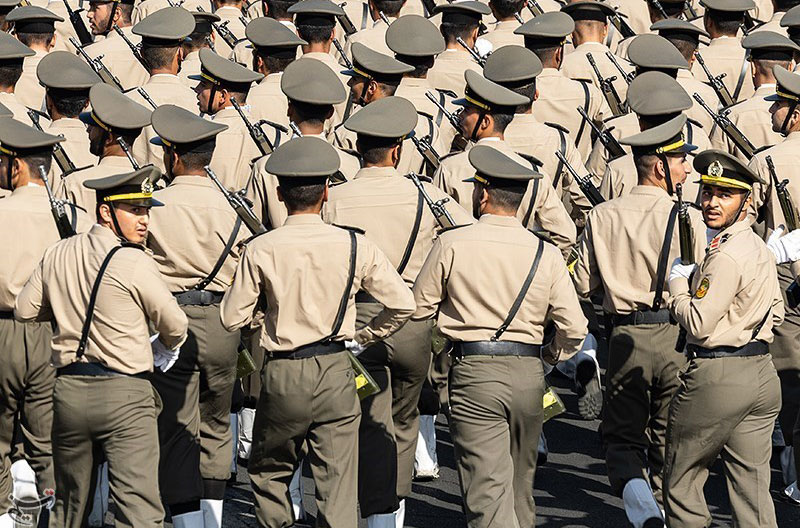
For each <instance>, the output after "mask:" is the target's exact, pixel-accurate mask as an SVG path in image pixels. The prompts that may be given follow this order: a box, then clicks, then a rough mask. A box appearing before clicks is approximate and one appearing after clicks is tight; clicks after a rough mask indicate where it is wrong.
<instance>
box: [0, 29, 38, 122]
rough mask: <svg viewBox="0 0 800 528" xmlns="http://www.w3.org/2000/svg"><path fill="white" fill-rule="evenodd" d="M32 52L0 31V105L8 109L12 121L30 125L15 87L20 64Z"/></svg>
mask: <svg viewBox="0 0 800 528" xmlns="http://www.w3.org/2000/svg"><path fill="white" fill-rule="evenodd" d="M33 55H34V51H33V50H32V49H30V48H29V47H28V46H26V45H25V44H23V43H21V42H20V41H18V40H17V39H15V38H14V37H12V36H11V35H9V34H8V33H3V32H1V31H0V104H2V105H3V106H5V107H6V108H8V109H9V110H10V111H11V113H12V114H13V117H14V119H16V120H18V121H22V122H23V123H25V124H28V123H30V122H31V121H30V118H28V109H27V108H26V107H25V104H24V103H23V102H22V101H21V100H20V98H19V97H18V96H17V93H16V85H17V82H18V81H19V79H20V77H21V76H22V64H23V61H24V60H25V58H26V57H31V56H33Z"/></svg>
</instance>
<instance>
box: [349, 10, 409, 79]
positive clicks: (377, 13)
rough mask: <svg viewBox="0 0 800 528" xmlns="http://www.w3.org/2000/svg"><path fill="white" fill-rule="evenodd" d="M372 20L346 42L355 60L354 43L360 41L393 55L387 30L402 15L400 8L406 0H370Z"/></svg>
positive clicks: (373, 48) (351, 58) (375, 49)
mask: <svg viewBox="0 0 800 528" xmlns="http://www.w3.org/2000/svg"><path fill="white" fill-rule="evenodd" d="M368 3H369V5H370V10H369V11H370V14H371V16H372V22H371V23H370V22H367V27H366V28H364V29H362V30H361V31H359V32H357V33H356V34H354V35H350V38H349V39H347V43H346V44H345V47H344V49H345V53H346V54H347V56H348V57H350V60H353V51H352V50H353V44H355V43H356V42H358V43H359V44H361V45H362V46H366V47H368V48H369V49H371V50H374V51H377V52H378V53H383V54H384V55H391V54H392V50H390V49H389V46H387V45H386V30H387V29H389V25H390V24H391V23H392V22H394V21H395V20H397V18H398V17H399V16H400V10H401V9H402V8H403V5H404V4H405V3H406V0H368ZM342 64H344V61H342Z"/></svg>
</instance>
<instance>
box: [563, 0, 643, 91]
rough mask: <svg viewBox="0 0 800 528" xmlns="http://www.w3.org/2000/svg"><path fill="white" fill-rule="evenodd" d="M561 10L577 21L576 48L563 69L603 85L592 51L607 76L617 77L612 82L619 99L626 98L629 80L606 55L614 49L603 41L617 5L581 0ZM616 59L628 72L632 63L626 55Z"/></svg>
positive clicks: (601, 71) (566, 60)
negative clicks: (592, 63)
mask: <svg viewBox="0 0 800 528" xmlns="http://www.w3.org/2000/svg"><path fill="white" fill-rule="evenodd" d="M561 11H563V12H564V13H566V14H568V15H569V16H570V17H572V19H573V20H574V21H575V29H574V30H573V31H572V44H573V45H574V46H575V50H574V51H573V52H572V53H570V54H569V55H566V56H565V57H564V60H563V62H562V63H561V71H562V72H563V73H564V75H566V76H567V77H569V78H570V79H588V80H591V81H592V83H593V84H594V85H595V86H596V87H597V88H600V80H599V79H598V78H597V74H595V73H594V70H593V69H592V66H591V64H590V63H589V59H588V54H590V53H591V55H592V58H593V59H594V61H595V63H596V64H597V69H598V70H599V71H600V74H601V75H602V76H603V78H604V79H611V77H616V79H615V80H614V81H613V82H612V84H613V86H614V89H615V90H616V92H617V95H618V96H619V98H620V100H621V101H624V100H625V95H626V94H627V92H628V84H627V83H626V82H625V79H623V78H622V75H621V74H620V72H619V70H617V68H616V67H615V66H614V65H613V64H611V61H610V60H609V59H608V57H606V53H607V52H610V51H611V50H610V49H609V47H608V46H607V45H606V44H604V43H603V42H604V41H605V39H606V36H607V35H608V17H609V16H612V15H614V14H615V11H614V9H613V8H611V7H609V5H608V4H604V3H602V2H598V1H596V0H579V1H577V2H572V3H570V4H567V5H565V6H564V7H562V8H561ZM616 59H617V62H618V63H619V64H620V66H622V68H623V69H625V70H626V72H628V71H630V69H631V68H630V65H628V63H627V62H626V61H625V59H622V58H619V57H617V58H616Z"/></svg>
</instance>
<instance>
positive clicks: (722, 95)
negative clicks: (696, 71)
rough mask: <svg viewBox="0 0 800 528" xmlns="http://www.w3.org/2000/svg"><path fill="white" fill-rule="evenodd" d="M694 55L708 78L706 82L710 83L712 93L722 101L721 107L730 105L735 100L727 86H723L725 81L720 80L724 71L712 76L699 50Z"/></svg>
mask: <svg viewBox="0 0 800 528" xmlns="http://www.w3.org/2000/svg"><path fill="white" fill-rule="evenodd" d="M694 57H695V59H697V63H698V64H699V65H700V67H701V68H702V69H703V73H705V75H706V77H707V78H708V83H709V84H710V86H711V88H713V89H714V93H716V94H717V97H719V100H720V102H721V103H722V106H723V107H728V106H731V105H732V104H733V103H735V102H736V101H734V100H733V96H732V95H731V92H730V91H729V90H728V87H727V86H725V83H724V82H722V79H723V78H724V77H725V74H724V73H721V74H719V75H717V76H716V77H714V74H712V73H711V71H710V70H709V69H708V66H706V61H704V60H703V56H702V55H700V53H699V52H697V51H695V52H694Z"/></svg>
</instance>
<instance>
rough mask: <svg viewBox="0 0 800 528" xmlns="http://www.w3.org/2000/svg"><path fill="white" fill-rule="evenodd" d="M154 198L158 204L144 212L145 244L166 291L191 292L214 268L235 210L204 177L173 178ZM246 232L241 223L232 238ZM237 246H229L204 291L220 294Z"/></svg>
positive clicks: (227, 280) (229, 276)
mask: <svg viewBox="0 0 800 528" xmlns="http://www.w3.org/2000/svg"><path fill="white" fill-rule="evenodd" d="M155 196H156V198H158V199H159V200H160V201H161V202H163V203H164V207H154V208H153V209H151V210H150V230H149V233H148V236H147V247H149V248H150V249H151V250H152V251H153V259H154V260H155V261H156V265H157V266H158V270H159V271H160V272H161V276H162V277H163V279H164V282H165V283H166V284H167V288H169V291H171V292H173V293H176V292H183V291H187V290H191V289H192V288H194V286H195V285H196V284H197V283H198V282H200V281H201V280H202V279H205V278H206V277H207V276H208V275H209V273H211V270H213V269H214V266H215V264H216V263H217V260H218V259H219V257H220V255H221V254H222V251H223V249H224V248H225V245H226V243H227V242H228V239H229V238H230V237H231V233H233V229H234V225H235V224H236V218H237V216H236V213H235V212H234V210H233V209H232V208H231V206H230V204H229V203H228V200H226V199H225V197H224V196H223V195H222V193H221V192H220V191H219V189H217V186H216V185H215V184H214V182H212V181H211V179H210V178H208V177H206V176H177V177H176V178H175V179H173V180H172V182H171V183H170V184H169V185H168V186H167V187H166V188H165V189H162V190H160V191H156V192H155ZM249 236H250V232H249V231H248V230H247V227H246V226H244V225H241V226H240V227H239V230H238V233H237V235H236V237H235V239H234V240H236V241H237V242H239V241H242V240H244V239H245V238H247V237H249ZM238 253H239V250H238V249H237V245H236V244H234V246H233V248H232V249H231V251H230V253H229V254H228V256H227V257H226V259H225V262H224V264H223V265H222V267H221V268H220V270H219V272H218V273H217V274H216V275H215V276H214V279H213V280H212V281H211V283H210V284H209V285H208V286H206V287H205V288H204V289H205V290H208V291H213V292H223V291H225V290H227V289H228V287H229V286H230V284H231V281H232V280H233V272H234V270H235V269H236V260H237V259H238V257H239V254H238Z"/></svg>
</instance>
